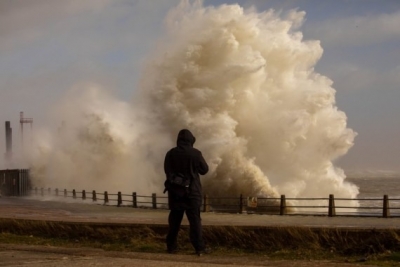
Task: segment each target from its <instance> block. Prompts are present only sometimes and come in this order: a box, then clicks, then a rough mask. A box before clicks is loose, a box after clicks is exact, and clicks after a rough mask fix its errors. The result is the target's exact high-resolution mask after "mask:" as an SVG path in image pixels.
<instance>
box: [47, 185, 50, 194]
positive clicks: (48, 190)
mask: <svg viewBox="0 0 400 267" xmlns="http://www.w3.org/2000/svg"><path fill="white" fill-rule="evenodd" d="M47 193H48V194H49V195H51V188H50V187H49V188H48V189H47Z"/></svg>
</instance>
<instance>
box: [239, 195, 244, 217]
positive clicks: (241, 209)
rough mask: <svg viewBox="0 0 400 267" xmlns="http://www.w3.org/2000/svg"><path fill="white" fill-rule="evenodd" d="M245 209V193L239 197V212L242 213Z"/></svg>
mask: <svg viewBox="0 0 400 267" xmlns="http://www.w3.org/2000/svg"><path fill="white" fill-rule="evenodd" d="M243 211H244V208H243V194H240V197H239V213H240V214H242V213H243Z"/></svg>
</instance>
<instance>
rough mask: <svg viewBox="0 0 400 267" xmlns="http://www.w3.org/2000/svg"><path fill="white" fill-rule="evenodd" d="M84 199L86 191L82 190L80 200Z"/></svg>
mask: <svg viewBox="0 0 400 267" xmlns="http://www.w3.org/2000/svg"><path fill="white" fill-rule="evenodd" d="M85 199H86V191H85V190H82V200H85Z"/></svg>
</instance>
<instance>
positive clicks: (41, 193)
mask: <svg viewBox="0 0 400 267" xmlns="http://www.w3.org/2000/svg"><path fill="white" fill-rule="evenodd" d="M43 191H44V190H43V187H42V188H40V195H41V196H43V195H44V193H43Z"/></svg>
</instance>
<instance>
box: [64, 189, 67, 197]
mask: <svg viewBox="0 0 400 267" xmlns="http://www.w3.org/2000/svg"><path fill="white" fill-rule="evenodd" d="M64 197H67V189H64Z"/></svg>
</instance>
